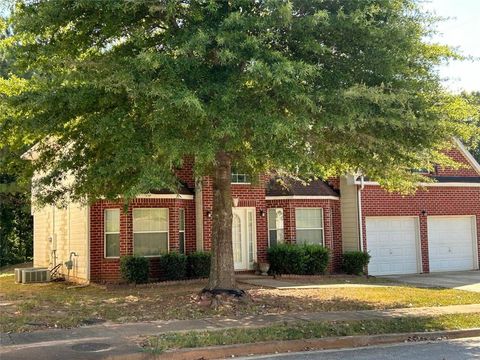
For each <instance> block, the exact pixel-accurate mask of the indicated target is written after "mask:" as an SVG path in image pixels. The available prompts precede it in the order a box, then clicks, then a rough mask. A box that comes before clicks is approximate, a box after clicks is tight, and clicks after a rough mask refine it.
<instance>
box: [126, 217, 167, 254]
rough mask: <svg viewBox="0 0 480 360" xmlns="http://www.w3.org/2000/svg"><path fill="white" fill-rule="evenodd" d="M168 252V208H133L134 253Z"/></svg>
mask: <svg viewBox="0 0 480 360" xmlns="http://www.w3.org/2000/svg"><path fill="white" fill-rule="evenodd" d="M166 252H168V209H133V254H134V255H137V256H159V255H161V254H164V253H166Z"/></svg>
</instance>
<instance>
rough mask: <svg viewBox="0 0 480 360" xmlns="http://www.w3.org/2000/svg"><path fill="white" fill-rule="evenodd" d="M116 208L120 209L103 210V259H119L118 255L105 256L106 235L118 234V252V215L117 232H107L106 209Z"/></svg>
mask: <svg viewBox="0 0 480 360" xmlns="http://www.w3.org/2000/svg"><path fill="white" fill-rule="evenodd" d="M112 210H117V211H118V212H120V209H115V208H111V209H104V210H103V258H104V259H119V258H120V256H107V235H111V234H118V247H119V252H120V217H119V218H118V232H112V231H108V232H107V221H106V219H107V211H112Z"/></svg>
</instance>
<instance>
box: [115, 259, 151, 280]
mask: <svg viewBox="0 0 480 360" xmlns="http://www.w3.org/2000/svg"><path fill="white" fill-rule="evenodd" d="M148 268H149V261H148V259H147V258H144V257H140V256H122V257H121V258H120V273H121V274H122V278H123V279H125V280H126V281H128V282H129V283H135V284H143V283H146V282H147V281H148Z"/></svg>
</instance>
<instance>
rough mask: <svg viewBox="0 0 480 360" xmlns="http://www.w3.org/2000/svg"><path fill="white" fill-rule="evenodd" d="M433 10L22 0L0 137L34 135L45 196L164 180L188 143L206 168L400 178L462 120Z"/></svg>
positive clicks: (376, 4) (13, 144) (300, 0)
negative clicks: (448, 88)
mask: <svg viewBox="0 0 480 360" xmlns="http://www.w3.org/2000/svg"><path fill="white" fill-rule="evenodd" d="M432 24H433V19H432V18H431V17H430V16H429V15H428V14H424V13H422V12H421V10H420V8H419V6H417V2H416V1H414V0H369V1H345V2H342V1H338V0H324V1H311V0H292V1H283V0H273V1H250V0H238V1H222V2H218V1H182V2H179V1H170V0H163V1H155V2H152V1H151V0H136V1H108V0H100V1H81V2H79V1H72V0H51V1H31V2H19V3H18V5H17V6H16V8H15V10H14V11H13V13H12V15H11V17H10V18H9V19H8V20H7V22H6V23H5V24H4V28H6V27H8V28H10V29H11V30H12V33H11V34H10V35H9V36H7V37H6V38H5V39H4V40H2V41H1V42H0V49H1V51H2V52H3V53H4V54H5V56H6V58H7V59H8V61H9V65H8V72H7V73H8V75H4V77H3V78H2V79H0V97H1V99H2V101H1V102H0V126H1V127H2V132H1V133H2V136H1V138H0V147H2V148H3V147H6V146H8V147H9V148H10V149H11V150H12V151H13V152H15V153H18V152H17V151H18V148H19V147H21V146H25V144H33V143H38V145H37V150H39V151H40V152H39V159H38V161H36V162H35V163H34V167H35V169H38V170H46V169H48V171H44V172H43V174H44V175H43V176H42V177H41V178H39V179H38V181H37V182H36V183H35V184H34V187H35V188H36V194H37V198H38V200H41V201H43V202H51V201H53V200H56V199H59V198H62V197H65V196H66V195H67V194H68V195H69V196H70V198H71V199H73V200H82V201H84V200H85V199H86V198H88V199H89V200H90V201H95V200H96V199H99V198H102V197H105V198H108V199H114V198H117V196H118V195H119V194H120V195H122V196H123V197H125V198H127V199H128V198H132V197H134V196H135V195H136V194H139V193H145V192H147V191H149V190H150V189H153V188H170V189H174V190H175V189H176V187H177V180H176V178H175V177H174V175H173V173H174V170H175V169H176V168H178V166H180V165H181V163H182V161H183V158H184V157H185V156H186V155H190V156H194V157H195V159H196V168H195V171H196V174H197V175H211V174H212V169H214V167H215V162H214V159H215V155H216V154H217V153H218V152H219V151H225V152H226V153H228V154H229V156H230V157H231V159H232V161H233V163H235V164H236V165H237V166H238V167H240V168H243V169H245V170H246V171H247V172H249V173H250V174H251V175H255V174H258V173H263V172H265V171H267V170H270V169H278V170H280V171H282V172H283V173H285V174H293V175H301V176H304V177H305V178H309V177H311V176H315V177H323V178H327V177H329V176H332V175H334V174H343V173H345V172H347V171H357V170H358V169H361V170H363V172H364V173H366V174H368V175H369V177H370V178H371V179H374V180H378V181H380V183H381V184H382V185H383V186H385V187H386V188H388V189H399V190H402V191H409V190H410V191H411V190H412V189H413V188H414V186H413V184H414V183H415V181H416V180H417V179H418V178H416V177H415V176H416V175H415V174H412V173H411V171H410V169H412V168H432V167H433V164H434V163H436V162H439V163H446V162H448V160H447V159H446V158H445V157H442V156H441V150H442V149H444V148H445V147H447V146H449V144H450V138H451V136H454V135H455V136H458V137H460V138H463V139H465V138H468V137H470V135H471V133H472V126H471V124H467V123H465V122H464V121H463V120H464V119H465V118H466V117H468V116H469V114H470V112H471V109H470V108H469V106H468V103H467V102H466V101H463V100H462V99H459V98H458V97H456V96H453V95H446V94H445V93H444V92H443V90H442V88H441V85H440V81H439V78H438V75H437V73H436V71H435V69H436V66H437V65H438V64H439V63H441V62H442V61H447V60H449V59H452V58H458V56H457V55H456V54H455V53H454V52H453V51H452V50H451V49H450V48H448V47H446V46H441V45H438V44H430V43H428V42H427V39H428V35H429V34H430V31H431V29H432V28H433V25H432ZM59 149H62V150H61V151H59ZM66 173H70V174H71V175H72V176H73V177H74V178H75V180H76V181H75V182H74V183H73V184H70V185H68V186H59V185H58V184H59V183H61V182H60V180H62V179H63V177H64V175H65V174H66ZM52 188H53V189H54V190H52Z"/></svg>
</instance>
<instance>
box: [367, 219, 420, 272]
mask: <svg viewBox="0 0 480 360" xmlns="http://www.w3.org/2000/svg"><path fill="white" fill-rule="evenodd" d="M366 228H367V233H366V235H367V250H368V252H369V253H370V255H371V256H372V257H371V259H370V263H369V265H368V273H369V274H370V275H392V274H413V273H418V272H419V269H418V250H417V249H418V246H417V243H418V227H417V219H416V218H414V217H381V218H376V217H372V218H367V219H366Z"/></svg>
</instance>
